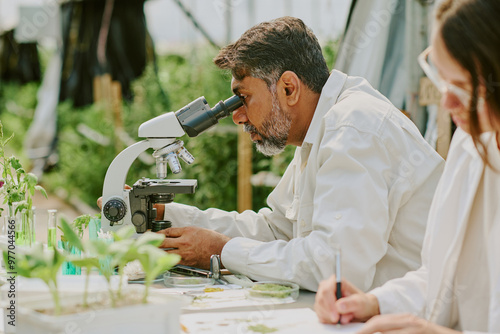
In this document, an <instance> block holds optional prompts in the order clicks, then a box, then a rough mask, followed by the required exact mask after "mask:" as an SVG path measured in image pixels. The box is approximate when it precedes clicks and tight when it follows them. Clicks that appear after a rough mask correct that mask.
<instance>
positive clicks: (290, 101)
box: [276, 71, 302, 107]
mask: <svg viewBox="0 0 500 334" xmlns="http://www.w3.org/2000/svg"><path fill="white" fill-rule="evenodd" d="M276 89H277V91H278V92H279V93H278V96H279V97H280V100H281V101H285V102H286V104H287V105H288V106H290V107H291V106H294V105H296V104H297V103H298V101H299V98H300V93H301V89H302V81H300V79H299V77H298V76H297V74H295V72H292V71H285V72H283V74H282V75H281V78H280V79H279V80H278V83H277V85H276ZM280 95H281V96H280Z"/></svg>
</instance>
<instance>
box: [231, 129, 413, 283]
mask: <svg viewBox="0 0 500 334" xmlns="http://www.w3.org/2000/svg"><path fill="white" fill-rule="evenodd" d="M320 147H321V152H319V153H318V156H319V158H318V166H317V175H316V184H317V186H316V190H315V194H314V198H313V201H312V203H301V205H303V206H307V205H312V206H313V209H314V213H313V221H312V224H311V227H312V229H311V231H310V233H307V234H305V233H304V236H303V237H301V236H298V237H296V238H294V239H293V240H290V241H288V242H285V241H281V240H279V241H272V242H263V241H256V240H249V239H246V238H233V239H231V240H230V241H229V242H228V243H227V244H226V245H225V247H224V249H223V251H222V262H223V264H224V265H225V267H226V268H228V269H229V270H231V271H233V272H240V273H245V274H246V275H247V276H249V277H251V278H253V279H257V280H266V279H267V280H269V279H280V280H284V281H292V282H295V283H298V284H299V285H300V286H301V287H302V288H305V289H308V290H312V291H316V290H317V288H318V285H319V282H320V281H321V280H323V279H326V278H327V277H329V276H330V275H331V274H333V273H334V268H335V257H334V252H333V250H332V246H333V245H339V246H340V248H341V250H342V267H343V274H344V277H345V278H346V279H347V280H349V281H351V282H352V283H354V284H355V285H356V286H357V287H359V288H360V289H362V290H364V291H366V290H368V289H369V288H370V287H371V285H372V282H373V277H374V275H375V269H376V264H377V263H378V261H379V260H380V259H381V258H382V257H383V256H384V254H385V253H386V251H387V247H388V244H387V242H388V238H389V233H390V230H391V226H390V225H391V224H390V223H389V222H388V221H389V218H388V210H389V209H388V192H389V189H388V186H387V180H386V179H385V177H384V175H387V173H386V172H387V171H388V170H390V168H391V165H392V163H391V159H390V154H389V153H388V152H387V151H386V148H385V145H384V144H383V143H381V142H380V141H379V139H378V138H377V136H375V135H373V134H369V133H364V132H360V131H358V130H356V129H354V128H351V127H349V126H345V127H342V128H340V129H331V130H329V129H326V130H325V134H324V136H323V139H322V142H321V144H320ZM402 197H404V196H402ZM395 205H399V203H396V204H395Z"/></svg>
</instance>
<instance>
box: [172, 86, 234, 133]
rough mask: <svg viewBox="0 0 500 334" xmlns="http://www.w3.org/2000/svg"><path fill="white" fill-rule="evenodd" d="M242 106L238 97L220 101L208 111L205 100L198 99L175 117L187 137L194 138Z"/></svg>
mask: <svg viewBox="0 0 500 334" xmlns="http://www.w3.org/2000/svg"><path fill="white" fill-rule="evenodd" d="M242 105H243V102H242V101H241V98H240V97H239V96H236V95H234V96H232V97H230V98H228V99H227V100H226V101H220V102H219V103H217V104H216V105H215V107H213V108H212V109H210V106H209V105H208V103H207V101H206V100H205V98H204V97H203V96H202V97H199V98H198V99H196V100H194V101H193V102H191V103H190V104H188V105H187V106H185V107H184V108H182V109H181V110H179V111H177V112H176V113H175V115H176V116H177V119H178V120H179V122H180V124H181V126H182V128H183V129H184V131H185V132H186V133H187V134H188V136H189V137H196V136H197V135H199V134H200V133H202V132H203V131H205V130H207V129H209V128H210V127H212V126H213V125H215V124H217V123H218V122H219V120H220V119H221V118H224V117H227V116H229V115H230V114H231V113H232V112H233V111H235V110H236V109H238V108H239V107H241V106H242Z"/></svg>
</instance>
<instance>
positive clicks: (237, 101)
mask: <svg viewBox="0 0 500 334" xmlns="http://www.w3.org/2000/svg"><path fill="white" fill-rule="evenodd" d="M242 105H243V102H242V101H241V98H240V97H239V96H237V95H233V96H231V97H230V98H228V99H227V100H226V101H224V102H223V101H220V102H219V103H217V104H216V105H215V107H214V108H213V109H212V113H213V114H214V115H215V117H216V118H217V120H219V119H221V118H225V117H227V116H229V115H231V113H232V112H233V111H235V110H236V109H238V108H239V107H241V106H242Z"/></svg>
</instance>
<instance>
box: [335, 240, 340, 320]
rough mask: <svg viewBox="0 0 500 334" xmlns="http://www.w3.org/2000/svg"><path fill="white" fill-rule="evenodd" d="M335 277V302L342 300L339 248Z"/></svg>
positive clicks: (336, 255) (336, 256)
mask: <svg viewBox="0 0 500 334" xmlns="http://www.w3.org/2000/svg"><path fill="white" fill-rule="evenodd" d="M335 276H336V279H337V290H336V297H337V300H339V299H340V298H342V273H341V271H340V248H339V249H337V252H336V254H335ZM337 324H339V325H340V314H339V322H338V323H337Z"/></svg>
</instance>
